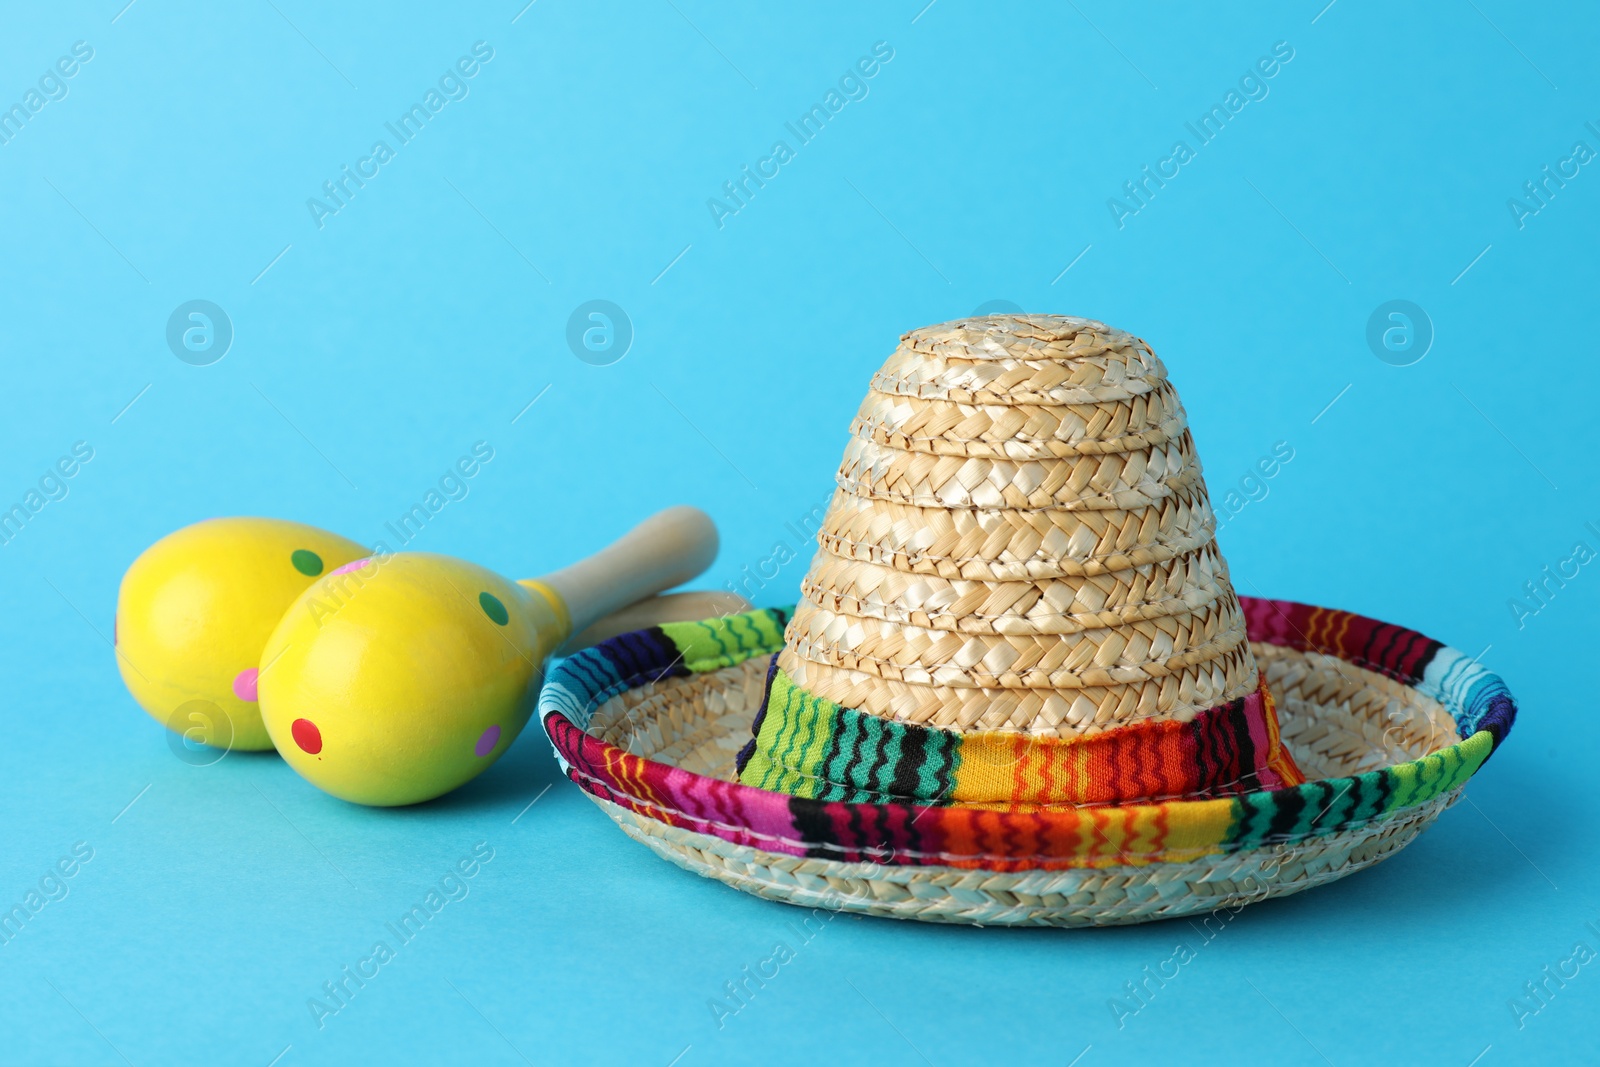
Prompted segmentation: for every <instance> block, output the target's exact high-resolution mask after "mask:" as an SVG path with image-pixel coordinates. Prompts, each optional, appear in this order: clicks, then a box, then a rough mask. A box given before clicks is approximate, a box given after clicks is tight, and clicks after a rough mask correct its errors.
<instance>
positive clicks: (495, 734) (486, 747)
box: [472, 726, 500, 756]
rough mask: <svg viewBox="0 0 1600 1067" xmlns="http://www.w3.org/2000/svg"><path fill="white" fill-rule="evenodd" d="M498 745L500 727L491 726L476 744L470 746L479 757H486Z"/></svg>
mask: <svg viewBox="0 0 1600 1067" xmlns="http://www.w3.org/2000/svg"><path fill="white" fill-rule="evenodd" d="M499 743H500V727H499V726H491V727H489V728H488V729H487V730H485V731H484V732H483V736H482V737H480V738H478V743H477V744H476V745H473V746H472V751H473V752H475V753H477V754H478V755H480V756H487V755H488V754H489V753H491V752H493V751H494V746H495V745H498V744H499Z"/></svg>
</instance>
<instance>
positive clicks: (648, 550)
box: [539, 505, 717, 634]
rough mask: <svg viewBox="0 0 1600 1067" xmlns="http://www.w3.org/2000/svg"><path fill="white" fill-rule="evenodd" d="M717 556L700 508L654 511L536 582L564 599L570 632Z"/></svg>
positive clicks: (678, 580) (712, 530)
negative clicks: (589, 553) (607, 543)
mask: <svg viewBox="0 0 1600 1067" xmlns="http://www.w3.org/2000/svg"><path fill="white" fill-rule="evenodd" d="M716 558H717V528H716V526H715V525H713V524H712V522H711V517H710V516H709V515H707V514H706V513H705V512H703V511H701V510H700V509H699V508H691V507H685V506H681V505H680V506H678V507H672V508H667V509H666V510H665V511H661V512H657V513H656V514H654V515H652V516H650V517H649V518H648V519H646V520H644V521H643V522H641V523H640V524H639V525H638V526H635V527H634V528H633V529H632V530H629V531H628V532H627V533H626V534H623V535H622V537H621V538H620V539H619V540H617V541H616V542H615V543H613V544H611V545H610V546H608V547H606V548H603V549H601V550H600V551H599V552H596V553H595V554H594V555H592V556H590V557H589V558H588V559H583V560H579V561H578V562H577V563H574V564H572V566H570V567H563V568H562V569H561V570H558V571H555V572H554V573H551V574H547V575H545V576H544V577H543V578H541V579H539V583H540V584H542V585H544V586H545V587H546V588H548V589H551V590H554V591H555V593H556V594H557V595H558V596H560V597H561V599H562V600H563V601H565V602H566V608H567V614H568V616H569V618H570V620H571V630H570V633H574V634H577V633H582V632H583V631H584V630H586V629H588V628H589V626H590V625H591V624H593V623H594V622H595V621H596V620H598V619H601V618H604V617H605V616H607V615H610V614H611V613H612V612H614V611H617V610H619V609H621V608H625V607H627V606H628V605H629V604H632V603H634V602H636V601H639V600H643V599H644V598H645V597H647V596H653V595H654V594H656V593H660V592H662V591H664V590H667V589H671V588H672V587H673V586H675V585H681V584H683V583H684V582H687V581H688V580H689V579H691V578H694V577H695V576H697V575H699V574H700V573H702V572H703V571H704V570H705V569H706V568H707V567H709V566H711V561H712V560H714V559H716Z"/></svg>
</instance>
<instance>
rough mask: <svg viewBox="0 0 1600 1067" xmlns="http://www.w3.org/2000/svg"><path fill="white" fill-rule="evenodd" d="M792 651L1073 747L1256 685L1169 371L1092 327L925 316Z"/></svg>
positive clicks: (804, 605)
mask: <svg viewBox="0 0 1600 1067" xmlns="http://www.w3.org/2000/svg"><path fill="white" fill-rule="evenodd" d="M851 433H852V438H851V440H850V443H849V445H848V447H847V448H846V450H845V455H844V460H843V463H842V464H841V466H840V468H839V473H838V484H839V489H838V492H837V493H836V495H835V497H834V501H833V504H832V506H831V508H830V510H829V512H828V515H827V517H826V519H825V520H824V524H823V528H822V530H821V532H820V535H819V542H820V546H821V547H820V550H819V551H818V553H817V555H816V557H815V559H814V560H813V562H812V564H811V568H810V570H809V572H808V573H807V574H806V576H805V579H804V582H803V584H802V587H801V592H802V596H803V600H802V602H801V604H800V605H799V607H798V608H797V610H796V612H795V615H794V618H793V620H792V621H791V623H790V625H789V628H788V633H787V645H786V647H785V649H784V651H783V652H782V653H781V654H780V655H779V657H778V661H777V665H778V667H779V668H780V669H782V670H783V671H784V672H785V673H786V674H787V675H788V677H789V678H790V679H792V681H793V683H794V684H795V685H796V686H798V687H800V688H802V689H803V690H805V691H806V692H808V693H810V694H813V695H815V696H817V697H820V698H823V699H825V700H827V701H831V702H833V703H835V704H837V705H840V706H842V707H845V708H851V709H857V710H859V711H862V712H865V713H867V714H869V715H872V716H876V717H879V718H882V719H886V720H892V721H895V722H900V723H909V724H917V725H920V726H926V727H933V728H938V729H942V730H953V731H1013V732H1018V733H1022V734H1027V735H1034V736H1039V735H1043V736H1050V737H1058V738H1073V737H1082V736H1086V735H1093V734H1096V733H1098V732H1102V731H1106V730H1110V729H1112V728H1115V727H1118V726H1123V725H1127V724H1131V723H1136V722H1144V721H1151V720H1178V721H1187V720H1190V719H1192V718H1194V716H1195V715H1196V714H1197V713H1199V712H1201V711H1203V710H1205V709H1207V708H1211V707H1214V706H1216V705H1219V704H1222V703H1224V702H1227V701H1230V700H1235V699H1237V698H1240V697H1243V696H1245V695H1247V694H1250V693H1252V692H1254V691H1255V690H1256V688H1257V683H1258V676H1257V670H1256V664H1255V662H1254V660H1253V659H1252V657H1251V653H1250V649H1249V646H1248V644H1246V641H1245V627H1244V618H1243V614H1242V612H1241V610H1240V607H1239V601H1238V598H1237V596H1236V595H1235V593H1234V590H1233V587H1232V586H1231V584H1230V583H1229V581H1228V569H1227V565H1226V563H1225V562H1224V561H1223V559H1222V556H1221V554H1220V553H1219V552H1218V551H1217V547H1216V543H1215V539H1214V536H1213V528H1214V521H1213V517H1212V513H1211V509H1210V506H1209V504H1208V502H1207V498H1206V488H1205V482H1204V480H1203V479H1202V477H1201V473H1200V463H1199V461H1198V459H1197V458H1196V457H1195V452H1194V443H1193V441H1192V440H1191V438H1190V435H1189V428H1188V422H1187V419H1186V417H1185V415H1184V411H1183V406H1182V404H1180V403H1179V400H1178V395H1177V393H1176V391H1175V390H1174V389H1173V387H1172V385H1171V383H1170V382H1169V381H1168V380H1167V374H1166V368H1165V367H1164V366H1163V365H1162V363H1161V361H1160V360H1159V359H1158V358H1157V357H1156V355H1155V353H1153V352H1152V351H1151V350H1150V347H1149V346H1148V345H1147V344H1145V343H1144V342H1143V341H1141V340H1139V339H1138V338H1136V337H1133V336H1130V335H1129V334H1126V333H1124V332H1122V331H1121V330H1117V329H1114V328H1112V327H1109V326H1107V325H1105V324H1104V323H1100V322H1095V321H1093V320H1090V319H1081V318H1072V317H1067V316H1059V315H1000V316H991V317H986V318H971V319H962V320H959V321H956V322H951V323H945V324H942V325H938V326H930V327H926V328H924V329H920V330H914V331H912V332H910V333H908V334H906V335H905V336H904V337H903V338H901V343H900V346H899V348H898V349H897V350H896V351H895V353H894V354H893V355H892V356H891V357H890V358H889V360H888V362H887V363H885V364H884V366H883V368H882V369H881V370H879V371H878V373H877V374H876V375H874V377H873V379H872V385H871V391H870V392H869V393H868V394H867V397H866V400H865V401H863V403H862V405H861V409H860V412H859V413H858V414H857V416H856V418H855V420H854V422H853V423H852V425H851Z"/></svg>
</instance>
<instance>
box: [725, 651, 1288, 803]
mask: <svg viewBox="0 0 1600 1067" xmlns="http://www.w3.org/2000/svg"><path fill="white" fill-rule="evenodd" d="M753 730H754V734H755V736H754V737H752V738H751V739H750V742H749V743H748V744H746V745H745V747H744V749H743V750H742V751H741V752H740V753H739V781H741V782H743V783H745V784H746V785H753V786H756V787H757V788H759V789H771V790H775V791H776V792H779V793H792V794H793V795H795V796H798V797H809V798H811V799H813V800H843V801H848V802H850V803H857V804H859V803H866V802H878V803H886V802H895V801H899V802H901V803H907V804H981V805H985V806H991V807H999V808H1003V809H1007V810H1010V809H1013V808H1017V807H1019V806H1021V805H1025V804H1037V805H1051V804H1077V805H1085V804H1126V803H1131V802H1135V801H1149V802H1154V801H1161V800H1175V799H1177V798H1179V797H1191V798H1194V797H1219V796H1233V795H1235V794H1239V793H1250V792H1254V791H1255V790H1257V789H1275V788H1277V787H1279V786H1285V785H1299V784H1300V783H1301V782H1303V781H1304V780H1305V776H1304V775H1302V774H1301V773H1300V769H1299V768H1298V767H1296V766H1295V765H1294V760H1293V759H1291V758H1290V756H1289V753H1288V751H1287V750H1285V749H1284V747H1283V745H1282V744H1281V743H1280V742H1279V740H1278V716H1277V714H1276V712H1275V711H1274V709H1273V705H1272V694H1271V692H1269V691H1268V689H1267V686H1266V682H1265V681H1262V682H1261V683H1260V684H1259V686H1258V687H1257V689H1256V691H1255V692H1253V693H1251V694H1249V695H1248V696H1244V697H1240V698H1239V699H1238V700H1233V701H1230V702H1228V703H1226V704H1220V705H1218V706H1217V707H1214V708H1207V709H1206V710H1205V711H1202V712H1200V714H1198V715H1196V716H1195V717H1194V718H1193V719H1192V720H1190V721H1189V722H1174V721H1170V720H1168V721H1147V722H1139V723H1130V724H1128V725H1126V726H1119V727H1117V728H1116V729H1114V730H1106V731H1104V732H1102V733H1098V734H1094V735H1091V736H1088V737H1075V738H1070V739H1067V738H1055V737H1032V736H1029V735H1027V734H1021V733H1017V732H1015V731H1009V732H1003V731H999V730H989V731H974V732H970V733H960V732H957V731H954V730H940V729H934V728H932V727H927V726H919V725H916V724H914V723H899V722H890V721H888V720H885V719H880V718H878V717H877V716H875V715H870V714H868V713H866V712H862V711H857V710H856V709H854V708H846V707H841V706H840V705H838V704H835V703H834V702H833V701H831V700H827V699H825V698H823V697H819V696H816V695H814V694H812V693H808V692H806V691H805V690H804V689H802V688H801V687H800V686H798V685H795V683H794V681H793V679H791V678H790V677H789V675H788V672H786V671H785V670H783V668H781V667H779V666H778V657H777V656H773V657H772V664H771V666H770V667H768V669H767V686H766V695H765V697H764V698H763V700H762V702H761V710H760V711H759V712H758V713H757V714H756V719H755V723H754V724H753Z"/></svg>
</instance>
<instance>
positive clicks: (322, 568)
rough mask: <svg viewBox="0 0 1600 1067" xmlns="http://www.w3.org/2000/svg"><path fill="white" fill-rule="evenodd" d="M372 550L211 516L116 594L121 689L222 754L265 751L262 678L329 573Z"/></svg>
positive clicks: (152, 554)
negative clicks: (311, 589) (302, 601)
mask: <svg viewBox="0 0 1600 1067" xmlns="http://www.w3.org/2000/svg"><path fill="white" fill-rule="evenodd" d="M366 554H367V550H366V549H364V548H362V547H361V546H360V545H358V544H356V543H355V542H354V541H348V540H346V539H345V538H343V537H340V536H338V535H337V534H332V533H328V532H327V531H326V530H319V529H317V528H316V527H314V526H305V525H302V524H301V523H298V522H285V521H283V520H281V519H258V518H226V519H207V520H205V521H204V522H197V523H195V524H194V525H193V526H186V527H184V528H183V529H181V530H178V531H176V532H174V533H170V534H168V535H167V536H166V537H163V538H162V539H161V540H159V541H157V542H156V543H155V544H153V545H151V546H150V547H149V548H147V549H145V551H144V552H143V553H142V554H141V555H140V556H139V558H138V559H136V560H134V561H133V565H132V566H131V567H129V568H128V572H127V573H126V574H125V575H123V578H122V586H121V588H120V589H119V590H118V592H117V614H116V620H115V622H114V624H113V630H112V632H113V638H112V640H113V643H114V644H115V645H116V649H117V667H118V669H119V670H120V671H121V672H122V680H123V682H125V683H126V684H127V686H128V691H129V692H130V693H132V694H133V698H134V699H135V700H136V701H138V702H139V705H140V706H141V707H142V708H144V710H145V711H147V712H149V713H150V715H151V717H152V718H154V719H155V720H156V721H157V722H159V723H161V724H162V725H163V726H166V727H167V728H168V729H171V730H173V731H174V732H175V733H180V734H183V735H184V736H185V737H187V738H192V739H194V740H198V741H201V742H204V743H205V744H207V745H211V746H213V747H215V748H222V749H246V750H261V749H270V748H271V747H272V738H271V737H269V736H268V734H267V729H266V727H265V726H264V725H263V724H262V722H261V711H260V708H259V705H258V701H257V691H256V678H257V673H258V671H259V669H260V665H261V649H262V647H263V646H264V645H265V644H266V643H267V638H268V636H270V635H271V633H272V630H273V627H275V626H277V625H278V620H279V619H281V618H282V617H283V613H284V610H285V609H286V608H288V606H289V605H290V604H292V603H293V602H294V600H295V598H296V597H298V596H299V595H300V594H301V593H303V592H305V590H306V588H307V587H308V586H310V585H311V583H312V582H314V581H316V579H317V578H318V576H319V575H322V574H324V573H326V572H327V571H331V570H334V569H336V568H338V567H340V566H342V565H344V564H346V563H349V562H350V561H351V560H354V559H359V558H360V557H362V556H364V555H366Z"/></svg>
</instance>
